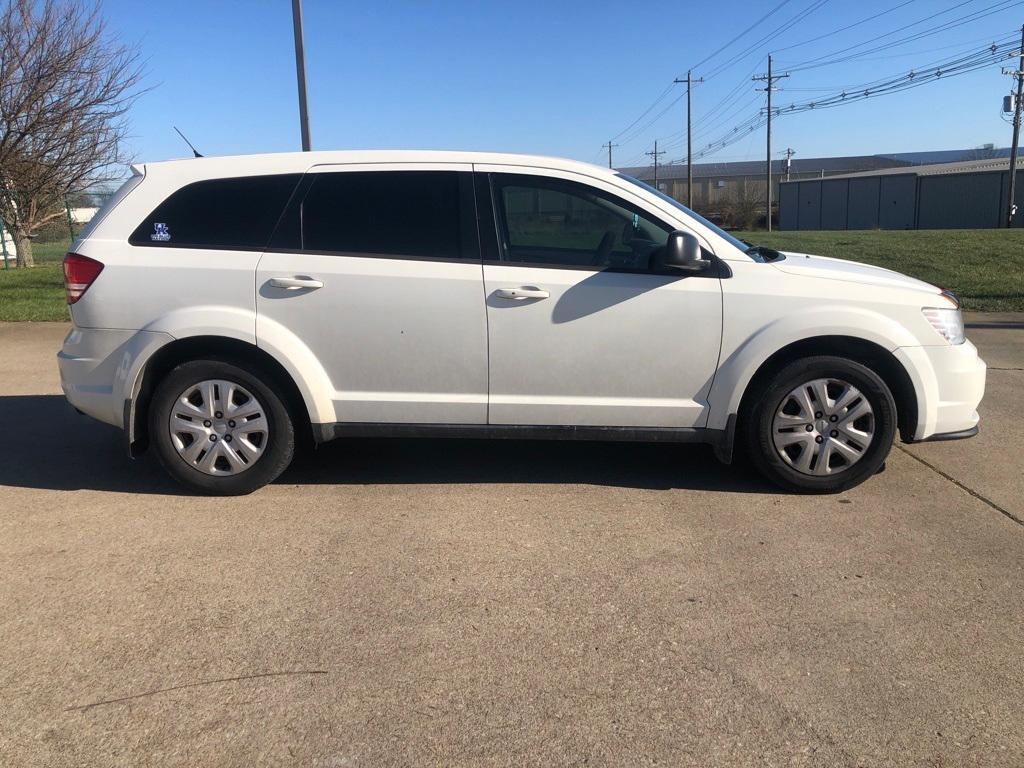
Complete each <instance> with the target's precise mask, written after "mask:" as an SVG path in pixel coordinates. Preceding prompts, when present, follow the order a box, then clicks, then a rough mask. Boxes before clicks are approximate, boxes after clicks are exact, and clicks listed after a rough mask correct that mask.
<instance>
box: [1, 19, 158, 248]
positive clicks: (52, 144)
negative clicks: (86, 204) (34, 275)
mask: <svg viewBox="0 0 1024 768" xmlns="http://www.w3.org/2000/svg"><path fill="white" fill-rule="evenodd" d="M141 76H142V71H141V67H140V63H139V54H138V50H137V49H136V48H135V47H134V46H130V45H124V44H121V43H118V42H117V41H115V40H114V39H113V38H112V37H111V36H110V35H109V34H108V33H107V30H106V27H105V24H104V22H103V19H102V18H101V16H100V11H99V5H98V4H96V5H90V6H85V5H82V4H80V3H78V2H70V1H64V2H62V1H61V0H7V4H6V6H5V7H4V9H3V12H2V13H0V217H2V218H3V220H4V223H5V224H6V225H7V226H8V228H9V229H10V231H11V233H12V235H13V237H14V244H15V248H16V250H17V263H18V266H32V241H31V238H32V236H33V235H34V234H35V232H36V231H37V230H38V229H39V228H40V227H41V226H43V225H44V224H46V222H48V221H50V220H52V219H54V218H57V217H59V216H61V215H63V209H64V196H65V195H66V194H68V193H69V192H71V191H84V190H87V189H89V188H90V187H93V186H95V185H96V184H98V183H101V182H103V181H107V180H110V179H111V178H113V177H116V176H117V175H119V171H120V170H121V168H122V167H123V165H124V163H126V162H128V161H129V158H128V157H126V156H125V154H124V143H125V142H124V140H125V137H126V134H127V122H126V119H125V115H126V113H127V111H128V109H129V107H130V106H131V105H132V103H133V102H134V101H135V99H136V98H138V96H139V95H140V94H141V90H140V87H139V86H140V80H141Z"/></svg>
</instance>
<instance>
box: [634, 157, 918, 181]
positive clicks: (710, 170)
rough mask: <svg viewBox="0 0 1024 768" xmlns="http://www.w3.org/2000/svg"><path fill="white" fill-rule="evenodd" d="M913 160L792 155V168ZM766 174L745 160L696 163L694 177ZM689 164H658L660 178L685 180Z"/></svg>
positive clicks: (895, 164)
mask: <svg viewBox="0 0 1024 768" xmlns="http://www.w3.org/2000/svg"><path fill="white" fill-rule="evenodd" d="M909 165H910V163H909V162H907V161H905V160H896V159H895V158H892V157H883V156H881V155H866V156H859V157H858V156H855V157H809V158H799V159H797V158H795V157H794V158H793V160H792V162H791V163H790V170H791V171H792V172H793V173H820V172H821V171H825V173H829V174H835V173H845V172H854V171H870V170H876V169H879V168H904V167H906V166H909ZM619 170H620V171H622V172H623V173H626V174H629V175H630V176H635V177H637V178H640V179H650V178H652V177H653V176H654V167H653V166H650V165H646V166H641V167H639V168H620V169H619ZM785 170H786V161H785V160H773V161H772V172H773V173H783V172H785ZM762 173H764V161H757V160H744V161H741V162H737V163H694V164H693V177H694V178H695V179H701V178H703V179H706V178H724V177H728V176H757V175H758V174H762ZM685 178H686V163H671V164H669V165H659V166H658V179H659V180H667V179H685Z"/></svg>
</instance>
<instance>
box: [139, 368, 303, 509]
mask: <svg viewBox="0 0 1024 768" xmlns="http://www.w3.org/2000/svg"><path fill="white" fill-rule="evenodd" d="M243 365H244V364H240V363H236V362H234V361H225V360H193V361H190V362H187V363H182V364H181V365H178V366H177V367H175V368H173V369H172V370H171V371H170V373H168V374H167V375H166V376H165V377H164V378H163V380H161V381H160V383H159V384H157V386H156V389H155V391H154V393H153V399H152V401H151V403H150V408H149V434H150V441H151V443H152V444H153V445H154V446H155V447H156V453H157V456H158V458H159V459H160V463H161V464H162V465H163V467H164V469H166V470H167V472H168V473H169V474H170V475H171V477H173V478H174V479H175V480H177V481H178V482H180V483H181V484H183V485H185V486H187V487H188V488H190V489H192V490H194V491H198V492H200V493H204V494H210V495H218V496H236V495H242V494H247V493H252V492H253V491H255V490H256V489H258V488H261V487H262V486H264V485H266V484H267V483H270V482H273V481H274V480H275V479H277V477H278V476H279V475H280V474H281V473H282V472H284V470H285V469H286V468H287V467H288V465H289V464H290V463H291V460H292V455H293V454H294V451H295V430H294V426H293V424H292V419H291V416H290V414H289V413H288V409H287V408H286V407H285V405H284V403H283V402H281V399H280V398H279V397H278V396H277V395H276V394H274V390H273V389H272V379H271V378H270V377H269V376H266V375H265V374H264V373H262V372H261V371H258V370H255V369H250V368H249V367H242V366H243ZM207 379H223V380H225V381H232V382H234V383H236V384H240V385H241V386H243V387H245V388H246V389H247V390H249V391H250V392H252V393H253V395H254V396H255V397H256V399H257V400H259V401H260V403H262V404H263V407H264V410H265V411H266V414H265V415H266V418H267V423H268V429H269V438H268V445H267V447H266V448H265V449H264V451H263V454H262V455H261V456H260V457H259V460H258V461H256V463H254V464H253V465H252V467H250V468H248V469H246V470H244V471H242V472H240V473H238V474H237V475H225V476H215V475H207V474H206V473H204V472H201V471H199V470H198V469H196V468H194V467H191V466H189V465H188V464H187V463H186V462H185V461H184V459H182V458H181V456H179V455H178V452H177V450H175V448H174V445H173V443H172V442H171V436H170V433H169V430H168V428H167V424H168V422H169V420H170V416H171V409H172V408H173V406H174V402H175V400H176V399H177V397H178V395H180V394H181V393H182V392H183V391H184V390H185V389H187V388H188V387H189V386H191V385H193V384H196V383H198V382H200V381H204V380H207Z"/></svg>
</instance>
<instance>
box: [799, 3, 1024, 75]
mask: <svg viewBox="0 0 1024 768" xmlns="http://www.w3.org/2000/svg"><path fill="white" fill-rule="evenodd" d="M970 2H972V0H966V2H962V3H959V4H958V5H955V6H953V7H952V8H949V9H947V10H945V11H941V12H940V13H939V14H933V15H932V16H929V17H926V18H923V19H919V20H917V21H915V22H912V23H911V24H907V25H904V26H902V27H899V28H897V29H894V30H892V31H891V32H887V33H885V34H883V35H876V36H875V37H873V38H872V39H870V40H865V41H863V42H860V43H857V44H855V45H850V46H847V47H846V48H840V49H839V50H838V51H833V52H832V53H827V54H823V55H821V56H818V57H815V58H813V59H807V60H806V61H802V62H798V63H796V64H792V65H790V66H789V71H790V72H802V71H804V70H807V69H816V68H818V67H826V66H831V65H833V64H841V63H843V62H846V61H851V60H853V59H857V58H861V57H863V56H867V55H869V54H872V53H878V52H879V51H885V50H889V49H890V48H895V47H897V46H899V45H903V44H904V43H908V42H913V41H914V40H921V39H923V38H925V37H931V36H932V35H937V34H939V33H941V32H946V31H948V30H950V29H955V28H957V27H960V26H963V25H964V24H968V23H970V22H972V21H978V20H979V19H982V18H985V17H987V16H991V15H992V14H995V13H999V12H1001V11H1005V10H1009V9H1010V8H1013V7H1015V6H1018V5H1024V2H1019V1H1018V2H1011V1H1010V0H1000V2H998V3H995V4H994V5H990V6H987V7H985V8H982V9H979V10H977V11H972V12H971V13H968V14H966V15H964V16H960V17H958V18H955V19H950V20H949V21H946V22H943V23H942V24H939V25H937V26H934V27H928V28H926V29H923V30H921V31H919V32H915V33H913V34H911V35H908V36H906V37H903V38H899V39H897V40H891V41H890V42H888V43H883V44H881V45H877V46H875V47H874V48H868V49H866V50H863V51H860V52H859V53H852V54H850V55H848V56H841V54H844V53H848V52H849V51H853V50H855V49H857V48H861V47H863V46H865V45H870V44H871V43H874V42H876V41H878V40H881V39H882V38H885V37H890V36H891V35H894V34H896V33H898V32H902V31H904V30H906V29H909V28H910V27H914V26H917V25H918V24H922V23H924V22H926V21H929V20H930V19H933V18H935V16H936V15H939V16H941V15H943V14H945V13H949V12H950V11H952V10H955V9H956V8H959V7H960V6H963V5H966V4H967V3H970ZM835 56H839V58H832V57H835Z"/></svg>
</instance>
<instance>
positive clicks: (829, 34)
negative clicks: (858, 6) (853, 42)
mask: <svg viewBox="0 0 1024 768" xmlns="http://www.w3.org/2000/svg"><path fill="white" fill-rule="evenodd" d="M915 2H917V0H905V1H904V2H902V3H900V4H899V5H894V6H893V7H892V8H888V9H887V10H884V11H882V12H881V13H876V14H874V15H873V16H868V17H867V18H866V19H861V20H860V21H855V22H854V23H853V24H847V25H846V26H845V27H839V29H833V30H832V31H831V32H826V33H825V34H823V35H818V36H817V37H811V38H808V39H807V40H801V41H800V42H799V43H793V44H792V45H787V46H785V47H784V48H776V49H775V50H774V51H773V53H781V52H782V51H788V50H791V49H793V48H799V47H800V46H801V45H807V44H808V43H816V42H818V41H819V40H824V39H825V38H826V37H832V36H833V35H838V34H839V33H840V32H845V31H846V30H848V29H853V28H854V27H859V26H860V25H861V24H867V23H868V22H869V21H874V20H875V19H880V18H882V17H883V16H885V15H887V14H890V13H892V12H893V11H898V10H899V9H900V8H903V7H904V6H906V5H910V4H911V3H915Z"/></svg>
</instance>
